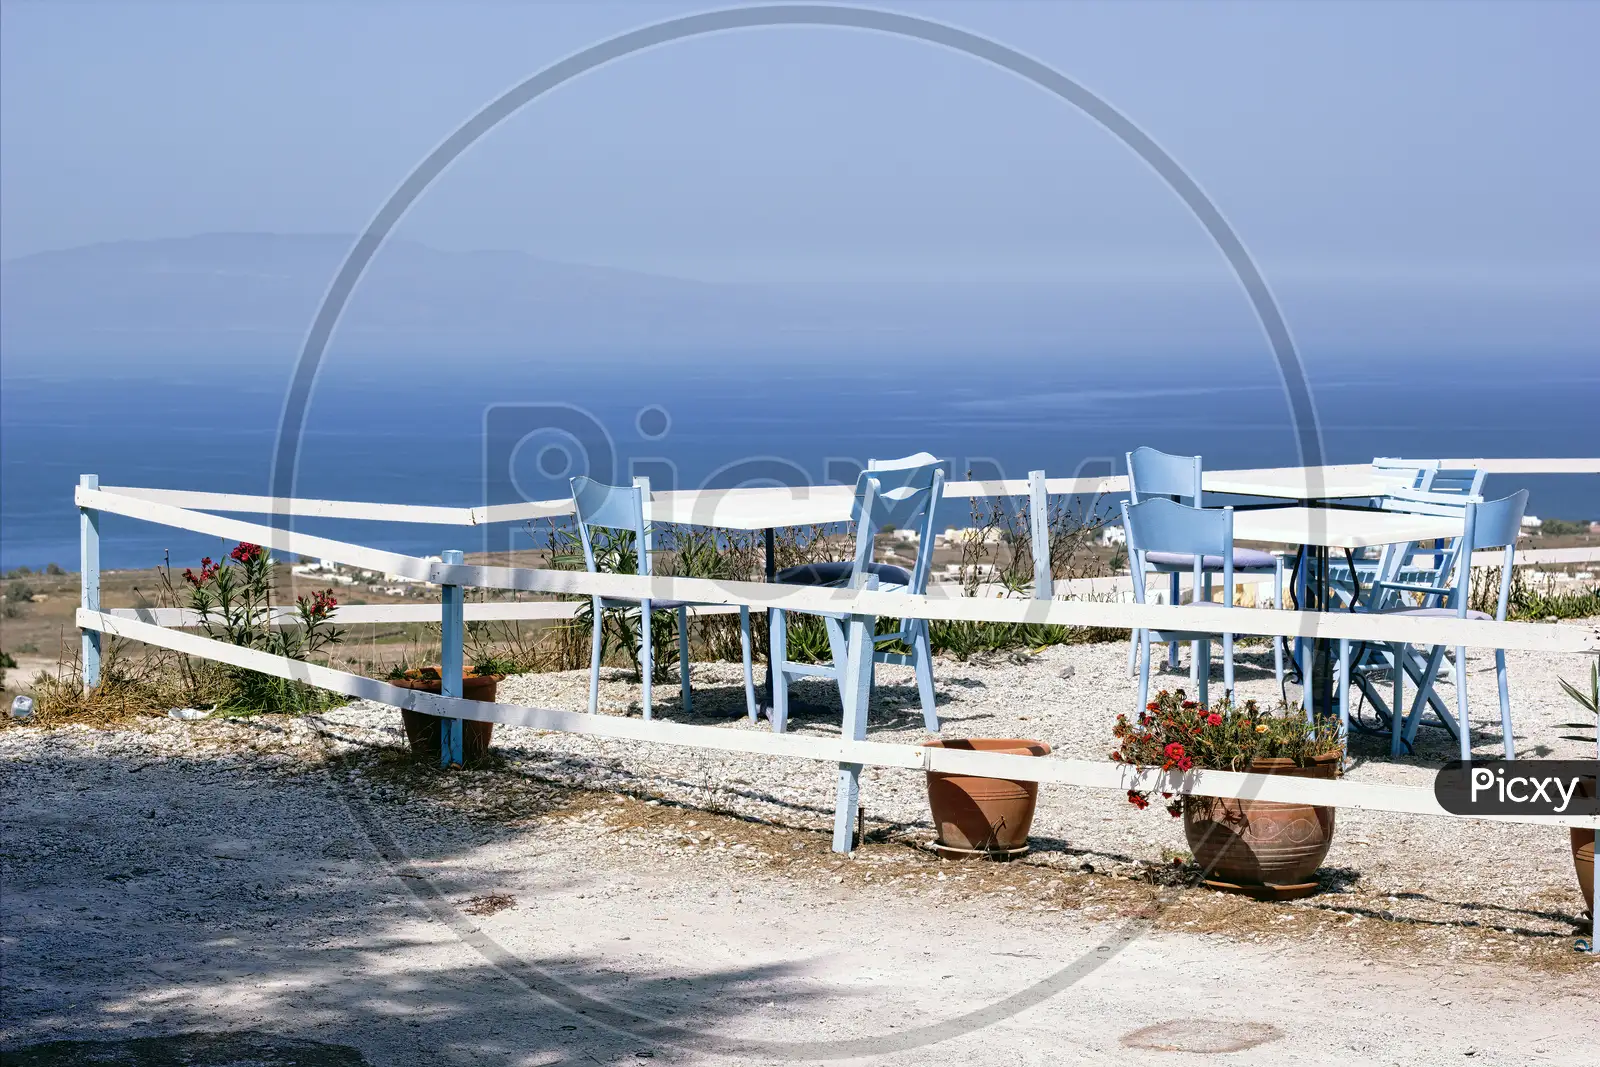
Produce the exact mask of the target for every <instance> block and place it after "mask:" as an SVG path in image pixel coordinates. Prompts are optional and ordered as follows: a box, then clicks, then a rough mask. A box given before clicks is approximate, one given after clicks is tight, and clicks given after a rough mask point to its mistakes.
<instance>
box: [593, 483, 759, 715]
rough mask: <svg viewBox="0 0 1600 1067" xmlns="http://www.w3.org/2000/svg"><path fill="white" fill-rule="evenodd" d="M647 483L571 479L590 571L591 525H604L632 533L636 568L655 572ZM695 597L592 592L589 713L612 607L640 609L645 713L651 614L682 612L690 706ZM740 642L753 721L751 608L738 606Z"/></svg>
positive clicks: (682, 657)
mask: <svg viewBox="0 0 1600 1067" xmlns="http://www.w3.org/2000/svg"><path fill="white" fill-rule="evenodd" d="M648 495H649V489H648V488H647V487H645V486H642V485H633V486H627V487H623V486H616V485H604V484H602V483H600V482H597V481H595V480H594V479H592V478H584V477H577V478H573V479H572V505H573V510H574V513H575V514H576V517H577V523H578V536H579V538H580V539H581V540H582V542H583V562H584V565H585V566H586V567H588V569H589V573H590V574H594V573H597V568H596V565H595V552H594V539H593V537H592V536H591V535H590V530H592V529H594V528H596V527H600V528H604V529H608V530H614V531H615V530H620V531H623V532H625V533H631V534H633V540H634V545H635V551H636V558H637V559H638V565H637V567H636V568H635V573H637V574H641V575H648V574H650V573H651V564H650V557H651V554H652V546H651V538H650V528H649V526H648V525H647V524H646V521H645V501H646V499H648ZM694 605H695V602H694V601H688V600H650V599H648V598H640V597H600V596H596V597H594V636H593V638H592V641H591V644H590V648H589V713H590V714H591V715H593V714H595V713H597V712H598V711H599V710H600V652H601V646H602V640H601V636H602V625H603V613H604V612H605V611H606V610H608V609H617V608H637V609H639V665H640V674H641V675H642V676H643V678H644V696H643V699H642V701H641V703H642V705H643V708H644V717H645V718H646V719H649V718H651V717H652V713H651V708H650V695H651V693H650V689H651V674H652V673H653V670H654V666H655V654H654V650H653V648H652V647H651V643H650V616H651V613H652V612H655V611H676V612H677V613H678V675H679V685H680V687H681V689H682V692H683V710H684V712H685V714H687V713H688V712H689V711H690V710H691V709H692V705H691V703H690V693H689V608H690V607H692V606H694ZM739 643H740V648H741V650H742V651H743V653H744V699H745V708H746V711H747V713H748V714H749V716H750V719H751V721H754V720H755V718H756V686H755V673H754V671H753V669H752V665H751V645H750V609H749V608H748V607H746V606H744V605H740V607H739Z"/></svg>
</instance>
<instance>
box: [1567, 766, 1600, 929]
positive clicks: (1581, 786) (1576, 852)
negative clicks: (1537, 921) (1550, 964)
mask: <svg viewBox="0 0 1600 1067" xmlns="http://www.w3.org/2000/svg"><path fill="white" fill-rule="evenodd" d="M1594 789H1595V780H1594V779H1593V778H1584V779H1581V780H1579V782H1578V795H1579V796H1584V797H1592V796H1594ZM1567 833H1569V834H1571V835H1572V865H1573V866H1574V867H1575V868H1577V871H1578V888H1579V889H1580V890H1582V892H1583V910H1584V911H1585V912H1586V913H1587V914H1588V915H1589V917H1590V919H1591V920H1592V919H1593V918H1594V831H1593V830H1580V829H1578V828H1577V827H1573V828H1571V829H1570V830H1568V831H1567Z"/></svg>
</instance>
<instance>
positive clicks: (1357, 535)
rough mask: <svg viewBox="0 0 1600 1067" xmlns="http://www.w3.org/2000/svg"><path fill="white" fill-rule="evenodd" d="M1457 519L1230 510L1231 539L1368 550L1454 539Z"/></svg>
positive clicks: (1336, 511) (1331, 511)
mask: <svg viewBox="0 0 1600 1067" xmlns="http://www.w3.org/2000/svg"><path fill="white" fill-rule="evenodd" d="M1460 534H1461V520H1460V519H1455V518H1450V517H1441V516H1437V515H1404V514H1400V513H1398V512H1393V511H1351V510H1347V509H1342V508H1303V507H1287V508H1262V509H1260V510H1258V511H1235V512H1234V513H1233V538H1234V540H1235V541H1258V542H1264V543H1268V544H1279V545H1322V546H1325V547H1327V548H1368V547H1370V546H1373V545H1394V544H1400V543H1402V542H1406V541H1428V540H1432V539H1433V538H1435V537H1457V536H1460Z"/></svg>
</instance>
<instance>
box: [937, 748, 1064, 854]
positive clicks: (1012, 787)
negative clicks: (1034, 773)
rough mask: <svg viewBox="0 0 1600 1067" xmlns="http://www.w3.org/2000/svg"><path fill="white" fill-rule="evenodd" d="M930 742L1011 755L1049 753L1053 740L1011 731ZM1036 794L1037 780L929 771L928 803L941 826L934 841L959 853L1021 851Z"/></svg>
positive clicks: (1024, 848) (1016, 852)
mask: <svg viewBox="0 0 1600 1067" xmlns="http://www.w3.org/2000/svg"><path fill="white" fill-rule="evenodd" d="M926 745H927V747H929V748H948V749H954V750H956V751H962V752H1003V753H1005V754H1007V755H1011V756H1047V755H1049V754H1050V746H1049V745H1047V744H1045V743H1044V742H1043V741H1027V740H1022V739H1020V738H1010V737H967V738H959V739H951V740H949V741H943V740H941V741H928V742H926ZM1038 799H1039V783H1038V782H1018V781H1013V780H1011V779H1008V778H979V777H976V776H975V775H970V774H944V773H940V772H937V771H929V772H928V805H929V807H931V808H932V809H933V825H934V826H935V827H936V828H937V829H938V831H939V838H938V840H937V841H935V842H934V847H936V848H939V849H941V850H944V851H947V852H950V853H955V854H963V853H983V854H986V855H994V854H1004V855H1020V854H1021V853H1023V852H1026V851H1027V849H1028V828H1029V827H1030V826H1032V825H1033V809H1034V806H1035V805H1036V804H1037V802H1038Z"/></svg>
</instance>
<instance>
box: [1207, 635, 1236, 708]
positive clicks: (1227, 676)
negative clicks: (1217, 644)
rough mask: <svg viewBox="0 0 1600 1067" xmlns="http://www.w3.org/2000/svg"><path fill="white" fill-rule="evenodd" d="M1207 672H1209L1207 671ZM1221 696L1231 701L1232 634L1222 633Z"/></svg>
mask: <svg viewBox="0 0 1600 1067" xmlns="http://www.w3.org/2000/svg"><path fill="white" fill-rule="evenodd" d="M1208 673H1209V672H1208ZM1222 696H1223V699H1225V700H1227V701H1228V702H1229V703H1230V704H1231V703H1233V635H1232V634H1223V635H1222Z"/></svg>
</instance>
